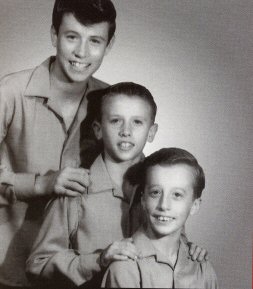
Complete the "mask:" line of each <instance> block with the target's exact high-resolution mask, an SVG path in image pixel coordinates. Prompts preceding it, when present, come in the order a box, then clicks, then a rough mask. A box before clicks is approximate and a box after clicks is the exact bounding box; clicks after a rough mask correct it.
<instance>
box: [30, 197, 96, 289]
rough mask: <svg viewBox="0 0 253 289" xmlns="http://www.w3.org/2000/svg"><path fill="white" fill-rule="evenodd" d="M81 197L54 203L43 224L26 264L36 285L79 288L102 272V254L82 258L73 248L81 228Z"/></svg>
mask: <svg viewBox="0 0 253 289" xmlns="http://www.w3.org/2000/svg"><path fill="white" fill-rule="evenodd" d="M80 200H81V197H76V198H68V197H61V198H56V199H54V200H52V201H51V203H50V204H49V206H48V207H47V210H46V213H45V218H44V222H43V224H42V227H41V230H40V232H39V235H38V237H37V239H36V241H35V244H34V246H33V249H32V252H31V255H30V257H29V258H28V260H27V267H26V269H27V276H28V278H29V279H30V280H31V281H32V282H34V283H35V284H37V283H38V284H40V283H41V282H46V283H49V284H55V283H57V282H58V281H59V282H60V281H61V282H62V281H63V282H64V281H66V282H68V283H70V284H71V283H72V284H75V285H80V284H82V283H84V282H86V281H87V280H89V279H91V277H92V276H93V275H94V274H95V273H96V272H99V271H100V270H101V268H100V265H99V257H100V252H98V253H93V254H82V253H81V252H79V251H77V250H74V249H72V248H71V238H72V237H73V236H74V234H75V232H76V229H77V226H78V212H79V209H80V206H79V202H80Z"/></svg>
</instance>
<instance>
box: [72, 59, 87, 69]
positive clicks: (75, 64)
mask: <svg viewBox="0 0 253 289" xmlns="http://www.w3.org/2000/svg"><path fill="white" fill-rule="evenodd" d="M70 64H71V65H72V66H75V67H78V68H84V67H85V66H88V65H86V64H84V63H80V62H76V61H70Z"/></svg>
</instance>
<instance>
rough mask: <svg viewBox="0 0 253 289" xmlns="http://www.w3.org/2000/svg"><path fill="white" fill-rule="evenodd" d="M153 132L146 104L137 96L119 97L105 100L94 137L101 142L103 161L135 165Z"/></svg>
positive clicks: (153, 125) (148, 107)
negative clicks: (125, 162)
mask: <svg viewBox="0 0 253 289" xmlns="http://www.w3.org/2000/svg"><path fill="white" fill-rule="evenodd" d="M156 130H157V125H156V124H153V122H152V120H151V107H150V105H149V104H148V103H147V102H146V101H145V100H143V99H141V98H139V97H138V96H136V97H135V96H131V97H129V96H126V95H122V94H121V95H116V96H110V97H107V98H106V99H105V101H104V103H103V108H102V119H101V123H97V134H96V135H97V137H98V138H102V139H103V143H104V153H105V158H107V159H110V160H111V161H113V162H124V161H133V162H138V161H139V160H140V156H141V153H142V150H143V148H144V146H145V144H146V142H147V141H149V142H152V141H153V139H154V136H155V133H156Z"/></svg>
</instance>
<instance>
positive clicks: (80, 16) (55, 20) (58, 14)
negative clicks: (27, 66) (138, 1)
mask: <svg viewBox="0 0 253 289" xmlns="http://www.w3.org/2000/svg"><path fill="white" fill-rule="evenodd" d="M65 13H72V14H73V15H74V16H75V18H76V19H77V20H78V21H79V22H80V23H82V24H83V25H86V26H88V25H92V24H97V23H101V22H108V23H109V35H108V43H109V42H110V40H111V38H112V37H113V35H114V33H115V30H116V10H115V7H114V5H113V3H112V2H111V1H110V0H56V1H55V4H54V9H53V14H52V25H53V26H54V28H55V31H56V33H57V34H58V32H59V27H60V25H61V22H62V17H63V15H64V14H65Z"/></svg>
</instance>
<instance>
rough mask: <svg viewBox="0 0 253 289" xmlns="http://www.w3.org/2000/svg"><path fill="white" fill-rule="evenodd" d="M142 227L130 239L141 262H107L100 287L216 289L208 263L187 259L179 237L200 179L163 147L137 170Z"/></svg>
mask: <svg viewBox="0 0 253 289" xmlns="http://www.w3.org/2000/svg"><path fill="white" fill-rule="evenodd" d="M139 174H140V176H139V178H140V183H141V187H142V190H141V191H142V192H143V193H142V196H141V204H142V207H143V214H144V224H143V226H142V227H141V228H140V229H139V230H138V231H137V232H136V233H135V234H134V235H133V241H134V244H135V246H136V248H137V249H138V250H140V252H141V255H142V257H141V258H140V259H138V260H136V261H133V260H128V261H126V262H113V263H112V264H111V265H110V267H109V268H108V270H107V271H106V274H105V276H104V279H103V282H102V287H121V288H143V287H145V288H201V289H203V288H205V289H216V288H217V279H216V275H215V272H214V270H213V268H212V266H211V264H210V263H209V262H208V261H205V262H202V263H200V262H197V261H192V260H191V259H189V258H188V247H187V246H186V245H185V243H184V242H183V241H182V237H181V232H182V230H183V227H184V224H185V222H186V220H187V218H188V216H189V215H194V214H196V213H197V211H198V210H199V206H200V201H201V200H200V197H201V194H202V190H203V189H204V187H205V176H204V172H203V170H202V168H201V167H200V165H199V164H198V162H197V160H196V159H195V158H194V156H193V155H191V154H190V153H189V152H187V151H185V150H182V149H178V148H164V149H161V150H159V151H157V152H155V153H153V154H152V155H150V156H149V157H147V158H146V159H145V160H144V161H143V162H142V164H141V165H140V170H139Z"/></svg>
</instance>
